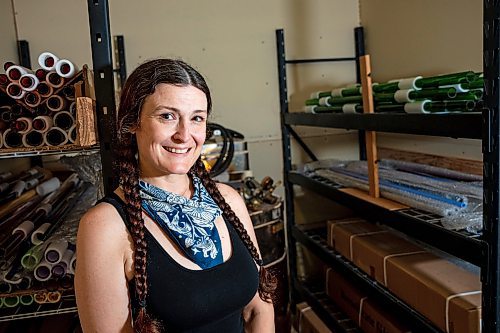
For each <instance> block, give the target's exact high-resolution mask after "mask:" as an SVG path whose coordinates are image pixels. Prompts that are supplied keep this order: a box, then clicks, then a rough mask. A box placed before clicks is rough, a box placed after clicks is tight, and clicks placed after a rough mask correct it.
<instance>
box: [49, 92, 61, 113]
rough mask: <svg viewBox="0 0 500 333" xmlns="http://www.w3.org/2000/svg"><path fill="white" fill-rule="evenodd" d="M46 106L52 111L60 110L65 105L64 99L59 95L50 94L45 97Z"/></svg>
mask: <svg viewBox="0 0 500 333" xmlns="http://www.w3.org/2000/svg"><path fill="white" fill-rule="evenodd" d="M46 104H47V108H48V109H49V110H50V111H52V112H57V111H61V110H62V109H64V107H65V106H66V100H65V99H64V98H62V97H61V96H59V95H52V96H50V97H49V98H48V99H47V102H46Z"/></svg>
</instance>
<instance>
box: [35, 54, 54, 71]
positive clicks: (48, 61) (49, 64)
mask: <svg viewBox="0 0 500 333" xmlns="http://www.w3.org/2000/svg"><path fill="white" fill-rule="evenodd" d="M58 61H59V58H58V57H57V56H55V55H54V54H53V53H51V52H43V53H42V54H40V55H39V56H38V64H39V65H40V67H42V68H43V69H45V70H46V71H51V70H55V68H56V64H57V62H58Z"/></svg>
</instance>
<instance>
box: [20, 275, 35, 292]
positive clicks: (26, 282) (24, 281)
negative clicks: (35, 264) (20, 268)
mask: <svg viewBox="0 0 500 333" xmlns="http://www.w3.org/2000/svg"><path fill="white" fill-rule="evenodd" d="M32 282H33V281H32V279H31V277H30V276H29V275H28V274H26V275H25V276H23V277H22V278H21V280H20V281H19V282H18V283H17V284H16V288H17V289H19V290H26V289H29V288H31V285H32Z"/></svg>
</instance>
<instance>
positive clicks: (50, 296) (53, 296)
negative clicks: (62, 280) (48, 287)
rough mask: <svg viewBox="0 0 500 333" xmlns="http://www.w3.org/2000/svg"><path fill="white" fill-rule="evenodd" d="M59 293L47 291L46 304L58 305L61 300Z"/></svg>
mask: <svg viewBox="0 0 500 333" xmlns="http://www.w3.org/2000/svg"><path fill="white" fill-rule="evenodd" d="M61 297H62V295H61V292H60V291H59V290H56V291H49V292H48V293H47V302H49V303H58V302H59V301H60V300H61Z"/></svg>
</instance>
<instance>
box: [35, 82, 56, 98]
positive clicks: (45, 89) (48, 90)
mask: <svg viewBox="0 0 500 333" xmlns="http://www.w3.org/2000/svg"><path fill="white" fill-rule="evenodd" d="M36 90H37V91H38V93H39V94H40V96H42V97H44V98H45V97H49V96H50V95H52V94H53V93H54V88H52V86H50V85H49V84H47V83H46V82H40V84H39V85H38V87H37V88H36Z"/></svg>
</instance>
